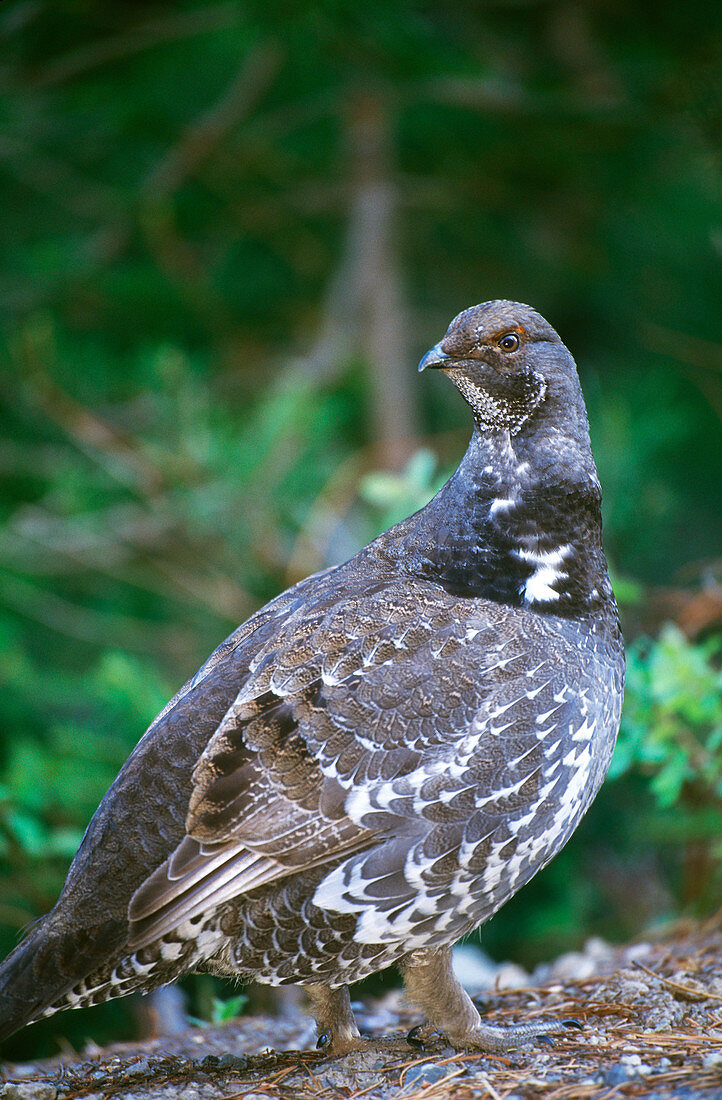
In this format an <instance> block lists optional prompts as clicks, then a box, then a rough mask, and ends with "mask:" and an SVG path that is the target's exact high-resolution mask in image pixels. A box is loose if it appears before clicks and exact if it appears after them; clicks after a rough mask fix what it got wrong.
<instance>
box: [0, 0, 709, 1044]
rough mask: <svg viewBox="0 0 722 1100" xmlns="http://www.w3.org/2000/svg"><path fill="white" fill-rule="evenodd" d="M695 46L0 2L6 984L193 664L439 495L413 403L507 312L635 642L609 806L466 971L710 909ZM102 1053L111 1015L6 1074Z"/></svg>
mask: <svg viewBox="0 0 722 1100" xmlns="http://www.w3.org/2000/svg"><path fill="white" fill-rule="evenodd" d="M720 24H721V20H720V13H716V12H712V13H710V11H709V6H708V5H707V4H703V3H701V0H691V2H690V3H688V4H686V5H684V6H681V5H668V6H666V7H662V8H660V7H659V6H658V5H655V6H652V5H651V4H648V3H635V4H632V5H624V6H622V7H620V6H619V4H618V3H616V2H615V0H600V2H595V3H594V4H592V3H589V2H587V3H585V2H581V0H578V2H574V0H521V2H519V3H515V4H508V3H504V2H501V0H499V2H496V3H489V4H485V5H477V6H474V5H466V4H461V3H456V2H453V0H452V2H451V3H449V2H446V0H431V2H429V3H425V4H423V5H422V4H414V3H411V2H407V0H392V2H391V3H389V2H387V0H384V2H382V0H370V2H369V3H367V4H365V5H361V6H359V5H357V4H351V3H348V2H347V0H323V2H319V3H316V4H310V5H309V4H303V5H302V4H298V3H289V2H285V3H281V2H280V0H272V2H269V0H264V3H263V4H260V3H257V2H255V0H216V2H210V0H209V2H200V0H181V2H180V3H177V4H175V5H172V6H169V5H164V4H160V3H158V2H153V0H150V2H147V3H144V4H143V5H139V4H137V3H134V2H132V0H122V2H121V0H112V2H104V3H100V2H99V0H62V2H60V3H58V2H54V3H51V2H50V0H5V2H4V3H3V4H2V5H1V6H0V45H1V46H2V58H3V61H2V65H1V66H0V88H1V89H2V93H3V94H2V96H0V119H1V121H2V129H3V141H2V145H1V147H0V195H1V196H2V209H3V217H2V219H0V252H1V253H2V257H3V259H2V263H1V264H0V303H1V318H0V324H1V329H0V424H1V425H2V435H1V440H0V689H1V690H0V701H1V702H0V706H2V730H3V734H2V738H1V739H0V951H2V952H4V951H6V950H9V949H10V947H11V946H12V945H13V943H14V942H15V941H16V939H17V936H18V933H19V931H20V929H21V928H22V927H23V926H24V925H25V924H26V923H27V922H29V921H30V920H32V919H34V918H35V917H36V916H37V915H39V914H40V913H42V912H44V911H46V910H47V909H48V908H49V907H50V906H52V904H53V903H54V901H55V899H56V897H57V894H58V892H59V889H60V887H61V884H62V880H63V877H64V874H65V871H66V869H67V865H68V861H69V859H70V857H71V855H72V852H73V850H74V848H75V846H76V843H77V841H78V839H79V837H80V836H81V834H82V831H83V829H84V828H85V826H86V824H87V821H88V820H89V817H90V815H91V814H92V812H93V810H94V808H95V806H96V805H97V803H98V801H99V800H100V798H101V797H102V794H103V792H104V790H105V789H106V788H107V786H108V784H109V783H110V781H111V780H112V778H113V777H114V775H115V773H116V771H117V769H118V767H119V766H120V765H121V763H122V762H123V760H124V759H125V757H126V756H127V754H128V752H129V751H130V749H131V748H132V746H133V745H134V744H135V742H136V741H137V739H138V736H139V735H140V733H141V732H142V730H143V729H144V728H145V726H146V725H147V723H148V722H149V721H150V720H151V718H152V717H153V716H154V714H155V713H156V712H157V710H158V709H160V707H161V706H162V705H163V704H164V703H165V701H166V700H167V698H168V697H169V696H170V694H172V692H173V690H174V689H175V688H176V687H177V686H178V685H179V684H180V683H182V682H183V680H184V679H185V678H186V677H187V676H188V675H190V674H191V673H192V672H193V671H195V669H196V668H197V667H198V665H199V664H200V663H201V662H202V661H203V660H204V658H205V657H206V656H207V655H208V653H209V652H210V651H211V650H212V649H213V648H214V647H215V646H216V645H217V644H218V642H219V641H220V640H221V639H222V638H223V637H224V636H225V635H226V634H227V633H228V632H229V631H230V630H231V629H233V628H234V627H235V626H236V625H237V624H238V623H239V622H240V621H242V620H243V619H244V618H246V617H247V616H248V615H249V614H250V613H251V612H252V611H253V610H254V609H255V608H256V607H257V606H259V605H260V604H261V603H263V602H264V601H265V600H266V599H268V598H269V597H271V596H272V595H274V594H275V593H276V592H277V591H278V590H280V589H281V588H282V587H284V586H285V585H287V584H288V583H290V582H291V581H293V580H295V579H296V578H297V577H299V576H301V575H303V574H305V573H308V572H310V571H313V570H314V569H318V568H322V567H323V566H325V565H327V564H329V563H331V562H333V561H338V560H341V559H343V558H344V557H346V556H348V555H349V554H351V553H352V552H353V551H354V550H355V549H356V548H357V547H358V546H359V545H361V544H362V543H363V542H364V541H366V540H368V539H369V538H371V537H373V535H374V534H376V533H377V532H378V531H379V530H381V529H383V528H384V527H386V526H388V525H389V524H390V523H392V522H394V521H395V520H397V519H398V518H400V517H401V516H403V515H404V514H406V513H407V512H408V511H410V510H412V509H414V508H418V507H420V506H422V505H423V503H424V502H425V501H426V500H427V499H428V497H429V496H430V495H431V494H432V493H433V492H434V491H435V489H436V488H437V487H438V486H439V485H440V484H441V482H442V481H443V480H444V478H445V477H446V476H448V473H449V472H450V471H451V470H452V469H453V467H454V464H455V462H456V461H457V460H458V458H459V456H460V455H461V453H462V452H463V449H464V446H465V441H466V437H467V434H468V427H469V426H468V416H467V411H466V409H465V408H464V407H463V406H462V404H461V403H460V402H459V400H458V395H456V394H455V393H454V392H453V391H452V387H450V386H447V385H445V384H444V381H445V380H444V379H441V378H436V377H434V378H426V377H423V378H421V379H417V378H416V377H415V376H414V374H413V367H414V364H415V362H416V361H417V360H418V357H419V356H420V355H421V354H422V353H423V352H424V351H425V350H426V349H427V348H428V347H429V346H431V345H432V344H433V343H435V342H436V341H437V340H438V339H439V337H440V335H441V334H442V333H443V331H444V329H445V326H446V325H447V323H448V321H449V319H450V318H451V317H452V316H453V315H454V314H455V313H456V312H458V311H459V310H460V309H462V308H465V307H466V306H468V305H469V304H471V303H473V302H476V301H482V300H484V299H486V298H492V297H501V296H506V297H511V298H517V299H520V300H526V301H530V302H532V303H533V304H534V305H535V306H537V307H538V308H539V309H540V310H541V311H542V312H543V313H545V314H546V315H547V316H548V317H549V319H550V320H551V321H552V323H553V324H554V325H555V326H556V327H557V328H558V330H559V331H560V333H561V334H562V336H563V338H564V340H565V342H566V343H567V344H568V345H569V346H570V347H571V348H572V349H573V351H574V353H575V356H576V357H577V360H578V362H579V365H580V373H581V376H582V382H583V386H584V390H585V395H586V398H587V403H588V407H589V413H590V421H591V429H592V437H593V444H594V450H595V456H596V458H597V463H598V466H599V470H600V477H601V480H602V484H603V487H604V492H605V524H606V545H607V549H608V551H609V556H610V560H611V563H612V566H613V570H614V575H615V577H616V578H618V581H617V591H618V593H619V595H620V598H622V599H623V604H624V606H623V613H624V618H625V628H626V632H627V635H628V637H629V638H630V639H631V638H633V637H634V635H635V634H637V633H639V632H640V631H642V630H644V631H646V632H647V635H648V636H647V637H645V638H640V639H639V640H638V641H634V642H633V644H632V647H631V650H630V670H629V689H628V700H627V708H626V711H625V718H624V725H623V729H622V734H621V739H620V749H619V755H618V757H617V758H616V760H615V764H614V768H615V773H614V774H615V776H616V778H615V779H614V781H613V782H611V783H609V784H607V785H606V786H605V788H604V789H603V791H602V793H601V795H600V797H599V799H598V800H597V803H596V804H595V806H594V807H593V808H592V810H591V812H590V814H589V815H588V817H587V819H586V820H585V822H584V823H583V825H582V827H581V829H580V830H579V831H578V833H577V834H576V835H575V837H574V839H573V840H572V842H571V843H570V845H569V846H568V848H567V849H566V850H565V852H564V853H562V855H561V856H560V857H559V859H557V860H555V861H554V863H553V864H552V865H550V867H549V868H548V869H547V870H546V871H545V873H544V875H543V876H541V877H540V879H539V881H538V882H537V881H535V882H534V883H533V884H531V885H530V887H528V888H527V889H526V890H525V891H524V892H523V893H522V895H521V897H519V898H517V899H514V900H513V901H512V902H511V903H510V904H509V905H508V906H507V907H505V909H504V910H503V912H502V913H501V914H500V915H499V916H498V917H496V918H495V919H494V920H493V921H492V922H490V924H489V926H488V927H487V928H485V929H484V931H483V940H484V942H485V944H486V945H487V946H488V947H489V948H490V949H491V950H492V951H493V952H494V953H495V954H498V955H500V954H511V953H512V952H513V953H514V954H515V955H516V957H518V958H520V959H521V960H522V961H525V962H531V961H533V960H535V959H538V958H541V957H542V956H544V955H549V954H550V953H552V952H554V951H558V950H562V949H564V948H566V947H568V946H570V945H572V944H579V943H580V942H581V941H582V940H583V939H584V937H585V936H586V935H587V934H589V933H590V932H592V931H594V932H598V933H601V934H604V935H609V936H629V935H632V934H634V933H635V932H637V931H639V930H640V929H641V928H642V927H643V926H644V925H645V924H646V923H648V922H649V921H651V920H654V919H659V918H660V917H663V916H667V915H671V914H675V913H677V912H679V911H681V910H682V909H684V908H685V907H687V908H693V907H694V906H697V907H698V908H700V909H705V908H708V907H711V906H713V905H717V904H719V902H720V880H719V855H720V852H719V841H718V839H717V838H718V836H719V794H720V791H719V784H720V772H719V765H720V752H721V751H722V750H720V744H719V739H720V734H719V721H720V714H719V676H718V671H717V670H718V667H719V657H718V651H716V650H715V649H714V642H713V641H712V640H710V641H707V642H705V641H702V642H699V643H697V642H688V641H686V640H685V639H684V638H683V637H682V635H681V634H680V633H679V631H676V632H675V629H674V628H673V627H664V628H662V630H661V633H660V623H661V622H662V620H663V619H664V618H665V616H666V615H669V614H672V613H673V612H674V611H675V609H676V608H678V607H679V603H680V599H681V600H683V599H684V598H686V595H687V594H689V592H691V591H698V590H703V589H704V587H705V585H706V586H708V587H709V589H710V591H712V592H718V591H719V571H720V570H719V557H718V556H719V531H720V528H721V526H722V494H720V492H719V485H720V480H721V479H720V474H721V473H722V448H720V446H719V443H720V432H719V417H720V410H722V345H721V344H720V321H719V300H720V292H721V291H722V273H721V271H720V251H721V250H722V202H721V201H720V192H719V170H720V138H721V137H722V92H721V87H720V75H719V74H720V72H722V33H721V30H722V27H721V25H720ZM375 289H376V292H375ZM672 590H673V591H672ZM668 595H669V597H670V598H669V599H668V598H667V596H668ZM672 595H674V599H672V598H671V596H672ZM713 629H714V624H713V623H712V624H711V626H710V630H713ZM657 634H659V638H658V640H654V639H655V638H656V636H657ZM632 883H633V885H634V888H633V889H630V884H632ZM190 988H191V990H192V989H193V985H192V983H191V986H190ZM194 996H195V995H194ZM203 999H204V1000H205V1001H208V995H207V990H206V991H205V992H204V994H203ZM221 999H223V998H221ZM197 1000H198V998H197V997H196V1001H197ZM191 1008H192V1010H193V1009H194V1008H196V1005H195V1004H194V1005H191ZM210 1014H212V1010H211V1012H210ZM133 1026H134V1025H133V1021H132V1019H131V1018H130V1015H129V1013H128V1008H127V1006H124V1005H123V1004H122V1003H121V1004H120V1005H119V1004H117V1003H116V1004H113V1005H110V1006H108V1007H107V1008H101V1009H99V1010H96V1011H95V1012H94V1013H93V1014H91V1015H88V1014H87V1013H77V1014H73V1013H70V1014H65V1015H64V1016H62V1017H56V1018H53V1019H52V1020H50V1021H48V1022H47V1024H42V1025H40V1027H39V1029H36V1030H35V1032H34V1033H28V1037H27V1038H25V1037H20V1038H19V1039H18V1040H17V1041H16V1044H15V1045H14V1046H12V1047H9V1048H8V1049H9V1050H14V1051H22V1052H23V1053H25V1054H30V1053H33V1052H34V1050H35V1049H40V1048H41V1046H42V1044H45V1047H44V1049H46V1050H52V1049H54V1040H53V1038H52V1037H53V1036H55V1035H57V1034H62V1035H64V1036H69V1037H70V1038H71V1039H72V1041H74V1042H79V1041H81V1039H82V1036H83V1035H85V1034H87V1033H88V1031H92V1033H93V1034H94V1035H95V1037H96V1038H97V1039H98V1040H99V1041H102V1040H103V1039H108V1038H110V1037H111V1036H112V1037H119V1036H121V1035H129V1034H130V1032H131V1030H132V1028H133ZM34 1043H35V1044H37V1046H36V1047H35V1046H33V1044H34Z"/></svg>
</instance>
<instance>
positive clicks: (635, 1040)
mask: <svg viewBox="0 0 722 1100" xmlns="http://www.w3.org/2000/svg"><path fill="white" fill-rule="evenodd" d="M580 974H583V975H585V976H580ZM541 979H542V980H541V982H540V984H527V985H526V986H525V987H524V988H518V989H513V990H500V989H496V990H492V991H491V992H489V993H487V994H485V995H484V996H483V997H482V998H480V999H478V1001H477V1003H478V1004H479V1007H480V1009H481V1010H482V1012H483V1014H485V1015H486V1016H488V1018H489V1019H490V1020H491V1021H493V1022H495V1023H500V1024H501V1023H504V1022H505V1021H508V1022H510V1023H511V1022H520V1021H522V1020H524V1021H529V1020H531V1019H534V1020H539V1022H540V1023H542V1022H548V1021H551V1020H559V1021H560V1022H561V1021H562V1020H564V1019H567V1018H573V1019H575V1020H577V1021H578V1022H579V1023H580V1024H581V1025H582V1028H581V1030H579V1029H577V1028H564V1027H561V1028H560V1031H561V1033H560V1034H559V1035H558V1036H555V1038H554V1045H553V1046H550V1045H548V1044H547V1043H544V1044H541V1045H538V1046H532V1047H527V1048H523V1049H520V1050H518V1051H515V1052H514V1053H513V1054H511V1055H489V1054H478V1053H474V1054H471V1053H457V1052H455V1051H453V1050H452V1049H450V1048H449V1047H447V1046H446V1045H445V1043H444V1041H443V1040H442V1039H441V1038H439V1039H438V1040H436V1041H434V1042H433V1043H431V1044H429V1045H427V1046H426V1048H424V1049H416V1048H414V1047H412V1046H411V1045H410V1044H409V1043H408V1042H407V1041H406V1034H407V1032H408V1031H409V1029H410V1028H412V1027H413V1026H414V1025H415V1024H417V1023H419V1022H420V1020H419V1018H418V1016H417V1015H415V1014H414V1012H413V1011H411V1010H410V1009H409V1008H408V1007H407V1006H405V1005H404V1004H403V999H402V997H401V996H400V995H399V994H398V993H391V994H388V995H387V996H386V997H385V998H384V999H383V1000H381V1001H376V1002H367V1003H365V1004H363V1005H362V1006H359V1007H358V1011H357V1018H358V1021H359V1026H360V1027H361V1028H362V1031H363V1032H364V1034H366V1035H369V1036H371V1037H372V1040H373V1041H372V1042H370V1043H369V1046H368V1049H366V1050H363V1051H361V1052H355V1053H353V1054H349V1055H347V1056H345V1057H343V1058H324V1056H323V1054H322V1053H320V1052H318V1051H316V1050H315V1049H313V1047H314V1043H315V1032H314V1028H313V1025H312V1023H311V1021H310V1020H309V1019H308V1018H307V1017H305V1016H302V1015H300V1014H296V1015H294V1016H291V1017H288V1018H281V1019H272V1018H271V1017H268V1016H246V1017H242V1018H240V1019H238V1020H236V1021H234V1022H232V1023H230V1024H226V1025H225V1026H224V1027H220V1028H210V1027H209V1028H203V1029H200V1028H189V1029H188V1030H187V1031H185V1032H183V1033H182V1034H180V1035H175V1036H173V1037H172V1038H170V1037H166V1038H158V1039H153V1040H149V1041H145V1042H142V1043H133V1044H123V1045H122V1046H121V1045H115V1046H112V1047H108V1048H106V1049H104V1050H102V1051H97V1052H95V1053H94V1054H93V1056H92V1057H90V1056H89V1055H88V1053H87V1052H86V1054H85V1055H84V1056H81V1055H76V1056H72V1055H63V1056H62V1057H60V1058H56V1059H53V1060H48V1061H44V1062H38V1063H34V1064H29V1065H6V1066H4V1067H2V1072H3V1077H2V1078H0V1079H1V1080H3V1081H4V1084H3V1085H2V1086H0V1097H1V1098H2V1100H74V1098H75V1097H83V1098H84V1100H101V1098H105V1097H123V1098H126V1100H161V1098H162V1100H175V1098H179V1100H219V1098H221V1097H223V1098H225V1100H230V1098H238V1100H240V1098H241V1097H243V1098H244V1100H334V1098H337V1097H338V1098H345V1100H356V1098H358V1097H366V1098H368V1100H379V1098H382V1097H384V1098H385V1097H393V1098H395V1097H399V1098H404V1100H420V1098H422V1097H423V1098H427V1097H429V1098H433V1100H437V1098H440V1097H452V1098H454V1100H470V1098H472V1097H473V1098H476V1097H479V1098H486V1100H521V1098H527V1097H543V1098H544V1100H603V1098H604V1100H613V1098H616V1097H644V1098H647V1100H712V1098H713V1097H714V1098H720V1100H722V914H718V916H717V917H716V918H714V919H713V920H710V921H708V922H706V923H705V924H703V925H691V924H690V925H680V926H677V927H676V929H675V930H674V931H673V932H671V933H669V934H667V935H666V936H665V937H663V938H660V939H659V940H657V941H656V942H645V943H638V944H633V945H630V946H628V947H626V948H606V949H604V950H599V949H598V948H597V949H596V950H594V951H590V952H588V953H587V954H585V955H574V956H572V955H570V956H564V957H563V958H562V959H560V960H558V961H557V963H556V964H554V965H552V966H550V967H546V968H544V971H543V972H542V974H541ZM294 1048H295V1049H294ZM304 1048H306V1049H304ZM308 1048H311V1049H308ZM299 1049H300V1051H301V1052H300V1053H299Z"/></svg>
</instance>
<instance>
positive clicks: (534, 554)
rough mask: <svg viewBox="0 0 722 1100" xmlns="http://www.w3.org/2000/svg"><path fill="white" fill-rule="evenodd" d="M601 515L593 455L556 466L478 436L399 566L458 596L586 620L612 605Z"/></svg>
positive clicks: (414, 525) (409, 537) (409, 531)
mask: <svg viewBox="0 0 722 1100" xmlns="http://www.w3.org/2000/svg"><path fill="white" fill-rule="evenodd" d="M572 446H573V445H572V443H571V442H570V441H567V443H566V450H567V451H569V450H570V449H571V448H572ZM577 449H578V448H577V446H576V445H574V450H577ZM600 505H601V494H600V490H599V483H598V481H597V478H596V472H595V470H594V466H593V463H592V462H591V454H589V461H588V462H585V463H580V462H579V460H578V456H577V455H575V456H574V461H573V462H569V461H568V460H567V461H565V459H564V453H563V452H560V454H559V458H558V461H557V463H556V464H555V465H553V466H550V464H549V462H548V460H545V461H542V462H541V463H540V462H539V460H538V458H537V457H536V455H535V452H534V450H533V449H531V448H525V447H523V446H519V445H517V441H516V440H514V439H513V438H511V437H510V435H509V433H503V432H501V433H494V434H484V435H482V434H481V433H480V432H478V431H475V432H474V435H473V436H472V439H471V442H470V444H469V448H468V450H467V452H466V455H465V457H464V459H463V461H462V462H461V464H460V466H459V468H458V469H457V471H456V473H455V474H454V476H453V477H452V478H451V479H450V480H449V481H448V482H447V484H446V485H445V486H444V487H443V489H442V490H441V491H440V492H439V493H438V494H437V496H436V497H435V498H434V500H432V501H431V503H430V504H429V505H427V507H426V508H425V509H422V511H421V512H418V513H417V514H416V515H415V516H412V517H411V518H410V519H409V520H407V521H406V524H404V525H402V526H403V527H404V528H405V530H404V531H403V534H402V537H401V539H400V542H399V544H398V549H399V553H400V555H401V559H402V566H403V567H404V568H407V569H409V570H410V571H412V572H418V573H419V574H420V575H422V576H424V577H427V578H431V579H436V580H437V581H438V582H439V583H440V584H442V585H443V586H444V588H446V589H447V590H448V591H452V592H454V593H455V594H458V595H469V596H481V597H484V598H486V599H491V600H495V601H497V602H499V603H505V604H509V605H511V606H516V607H519V606H525V605H526V606H530V607H534V609H535V610H537V611H541V612H547V613H550V614H554V615H563V616H573V615H580V614H585V613H588V612H590V611H592V610H595V609H597V608H598V607H599V606H600V605H601V604H602V603H603V602H605V601H607V600H610V599H611V589H610V587H609V583H608V580H607V576H606V563H605V561H604V557H603V554H602V549H601V513H600ZM400 534H401V532H400Z"/></svg>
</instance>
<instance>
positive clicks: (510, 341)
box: [499, 332, 519, 351]
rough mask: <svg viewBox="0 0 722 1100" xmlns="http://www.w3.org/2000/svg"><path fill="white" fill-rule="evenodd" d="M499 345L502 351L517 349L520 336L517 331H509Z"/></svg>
mask: <svg viewBox="0 0 722 1100" xmlns="http://www.w3.org/2000/svg"><path fill="white" fill-rule="evenodd" d="M499 347H500V348H501V350H502V351H516V349H517V348H518V347H519V337H518V336H517V334H516V333H515V332H507V333H506V334H505V335H504V336H502V337H501V339H500V340H499Z"/></svg>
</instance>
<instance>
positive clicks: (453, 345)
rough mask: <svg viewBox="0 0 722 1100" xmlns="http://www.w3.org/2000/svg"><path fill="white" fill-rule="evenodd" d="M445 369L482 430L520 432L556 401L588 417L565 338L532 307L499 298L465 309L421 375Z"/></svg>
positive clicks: (429, 356)
mask: <svg viewBox="0 0 722 1100" xmlns="http://www.w3.org/2000/svg"><path fill="white" fill-rule="evenodd" d="M428 367H435V368H437V369H439V370H443V371H444V373H445V374H447V375H448V376H449V377H450V378H451V380H452V381H453V382H454V384H455V386H456V387H457V389H458V390H459V391H460V393H461V394H462V396H463V397H464V398H465V399H466V401H467V402H468V403H469V405H470V406H471V409H472V412H473V414H474V420H475V422H476V425H477V427H478V428H479V430H480V431H482V432H500V431H503V432H508V433H509V434H510V435H512V436H514V435H516V434H517V433H518V432H519V431H520V430H521V429H522V428H523V427H524V425H525V424H526V423H527V422H528V421H529V420H530V419H531V418H533V417H535V416H538V415H539V412H538V410H541V409H542V407H544V406H545V405H549V404H551V405H552V406H553V407H554V408H555V410H558V411H561V412H562V413H563V412H564V410H565V409H566V411H567V412H577V413H578V412H580V411H581V413H582V417H583V420H584V422H585V423H586V417H585V416H584V413H583V404H582V399H581V391H580V389H579V382H578V379H577V373H576V368H575V365H574V360H573V359H572V357H571V355H570V354H569V352H568V351H567V349H566V347H565V346H564V344H563V343H562V341H561V340H560V338H559V336H558V335H557V333H556V332H555V331H554V329H553V328H552V327H551V325H550V324H549V323H548V322H547V321H545V320H544V318H543V317H542V316H541V315H540V314H539V313H537V312H536V310H534V309H532V308H531V306H526V305H522V304H521V303H519V302H508V301H495V302H483V303H482V304H481V305H478V306H472V307H471V308H470V309H465V310H464V312H463V313H460V314H459V315H458V317H455V318H454V320H453V321H452V322H451V324H450V325H449V328H448V330H447V333H446V335H445V336H444V338H443V340H441V341H440V342H439V343H438V344H436V345H435V346H434V347H433V348H431V350H430V351H428V352H427V353H426V355H425V356H424V357H423V359H422V360H421V362H420V363H419V370H420V371H421V370H426V369H427V368H428Z"/></svg>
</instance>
